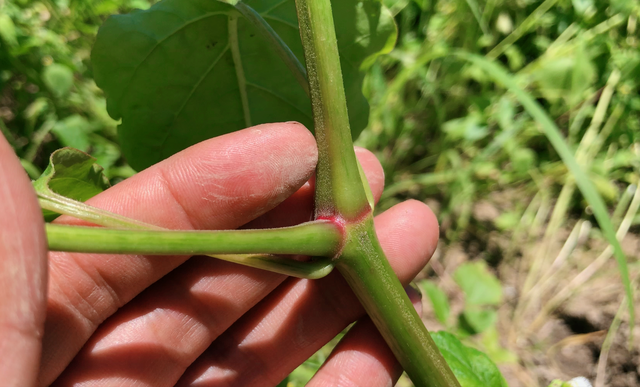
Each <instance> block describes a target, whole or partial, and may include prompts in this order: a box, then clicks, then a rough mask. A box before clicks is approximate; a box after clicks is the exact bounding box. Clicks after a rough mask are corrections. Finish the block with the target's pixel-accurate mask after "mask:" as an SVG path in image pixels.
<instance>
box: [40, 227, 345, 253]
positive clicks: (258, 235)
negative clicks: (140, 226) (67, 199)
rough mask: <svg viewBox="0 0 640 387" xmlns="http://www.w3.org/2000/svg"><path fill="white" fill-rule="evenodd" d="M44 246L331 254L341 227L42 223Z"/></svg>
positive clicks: (83, 249)
mask: <svg viewBox="0 0 640 387" xmlns="http://www.w3.org/2000/svg"><path fill="white" fill-rule="evenodd" d="M46 231H47V239H48V241H49V250H52V251H70V252H84V253H104V254H149V255H195V254H205V255H209V254H294V255H312V256H324V257H332V256H334V255H335V254H336V253H337V251H338V249H339V248H340V245H341V242H342V238H343V236H342V231H341V230H340V229H339V228H338V227H337V226H336V225H335V224H334V223H332V222H328V221H313V222H308V223H303V224H301V225H298V226H293V227H284V228H275V229H264V230H225V231H163V230H162V231H160V230H148V231H147V230H117V229H105V228H98V227H80V226H65V225H57V224H47V225H46Z"/></svg>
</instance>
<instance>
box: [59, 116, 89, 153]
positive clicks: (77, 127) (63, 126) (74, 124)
mask: <svg viewBox="0 0 640 387" xmlns="http://www.w3.org/2000/svg"><path fill="white" fill-rule="evenodd" d="M93 129H94V126H93V125H92V124H91V123H90V122H89V121H87V119H86V118H84V117H82V116H79V115H77V114H74V115H71V116H69V117H67V118H65V119H64V120H62V121H58V122H56V124H55V125H54V126H53V128H51V131H52V132H53V133H54V134H55V135H56V137H57V138H58V140H60V142H61V143H62V145H64V146H66V147H70V148H75V149H78V150H81V151H83V152H86V151H87V150H88V149H89V146H90V145H91V143H90V142H89V133H91V132H92V131H93Z"/></svg>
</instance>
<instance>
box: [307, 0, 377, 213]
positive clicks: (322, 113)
mask: <svg viewBox="0 0 640 387" xmlns="http://www.w3.org/2000/svg"><path fill="white" fill-rule="evenodd" d="M296 9H297V12H298V24H299V26H300V36H301V38H302V45H303V46H304V55H305V59H306V63H307V74H308V77H309V87H310V90H311V105H312V108H313V120H314V130H315V135H316V142H317V143H318V153H319V154H320V157H319V160H318V167H317V172H316V217H330V216H334V215H336V214H340V215H341V216H342V217H344V218H345V219H355V218H357V217H358V216H360V215H361V214H362V211H363V209H365V208H368V205H367V207H365V204H366V203H367V197H366V195H365V191H364V188H363V186H362V182H361V180H360V173H359V171H358V164H357V161H356V155H355V152H354V150H353V141H352V139H351V131H350V129H349V115H348V114H347V101H346V97H345V93H344V84H343V81H342V70H341V69H340V57H339V55H338V45H337V42H336V33H335V27H334V23H333V14H332V13H331V1H330V0H296Z"/></svg>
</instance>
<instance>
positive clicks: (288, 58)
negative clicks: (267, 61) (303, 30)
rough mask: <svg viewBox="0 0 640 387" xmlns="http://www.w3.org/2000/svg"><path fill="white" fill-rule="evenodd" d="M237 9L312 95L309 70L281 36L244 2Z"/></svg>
mask: <svg viewBox="0 0 640 387" xmlns="http://www.w3.org/2000/svg"><path fill="white" fill-rule="evenodd" d="M235 7H236V9H237V10H238V11H240V13H241V14H242V16H244V17H245V18H246V19H247V20H248V21H249V22H250V23H251V24H252V25H253V26H254V27H255V28H256V29H257V30H258V33H259V34H260V36H262V37H263V38H264V39H265V40H266V41H267V42H269V44H271V47H273V49H274V50H275V52H276V53H277V54H278V56H279V57H280V58H281V59H282V61H283V62H284V64H286V65H287V67H288V68H289V70H290V71H291V73H292V74H293V76H294V77H295V78H296V81H298V83H299V84H300V86H302V88H303V89H304V92H305V93H307V95H310V93H309V81H308V80H307V70H305V68H304V66H303V65H302V63H300V61H299V60H298V58H296V56H295V54H294V53H293V52H292V51H291V49H290V48H289V46H287V44H286V43H285V42H284V41H283V40H282V38H280V35H278V33H277V32H276V31H274V29H273V28H271V26H270V25H269V23H267V22H266V21H265V20H264V19H263V18H262V16H261V15H260V14H259V13H258V12H256V11H255V9H253V8H251V7H250V6H248V5H247V4H245V3H244V2H243V1H238V2H237V3H236V4H235Z"/></svg>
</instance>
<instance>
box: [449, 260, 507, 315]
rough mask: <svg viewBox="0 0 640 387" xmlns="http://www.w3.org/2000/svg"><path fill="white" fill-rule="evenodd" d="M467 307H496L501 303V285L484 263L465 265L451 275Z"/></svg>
mask: <svg viewBox="0 0 640 387" xmlns="http://www.w3.org/2000/svg"><path fill="white" fill-rule="evenodd" d="M453 278H454V279H455V281H456V283H457V284H458V285H459V286H460V287H461V288H462V291H463V292H464V294H465V301H466V303H467V304H468V305H497V304H500V303H501V302H502V285H501V284H500V281H498V279H497V278H496V277H495V276H494V275H493V273H491V272H490V271H489V269H488V268H487V264H486V263H485V262H484V261H478V262H471V263H465V264H462V265H460V267H458V268H457V269H456V271H455V273H453Z"/></svg>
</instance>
